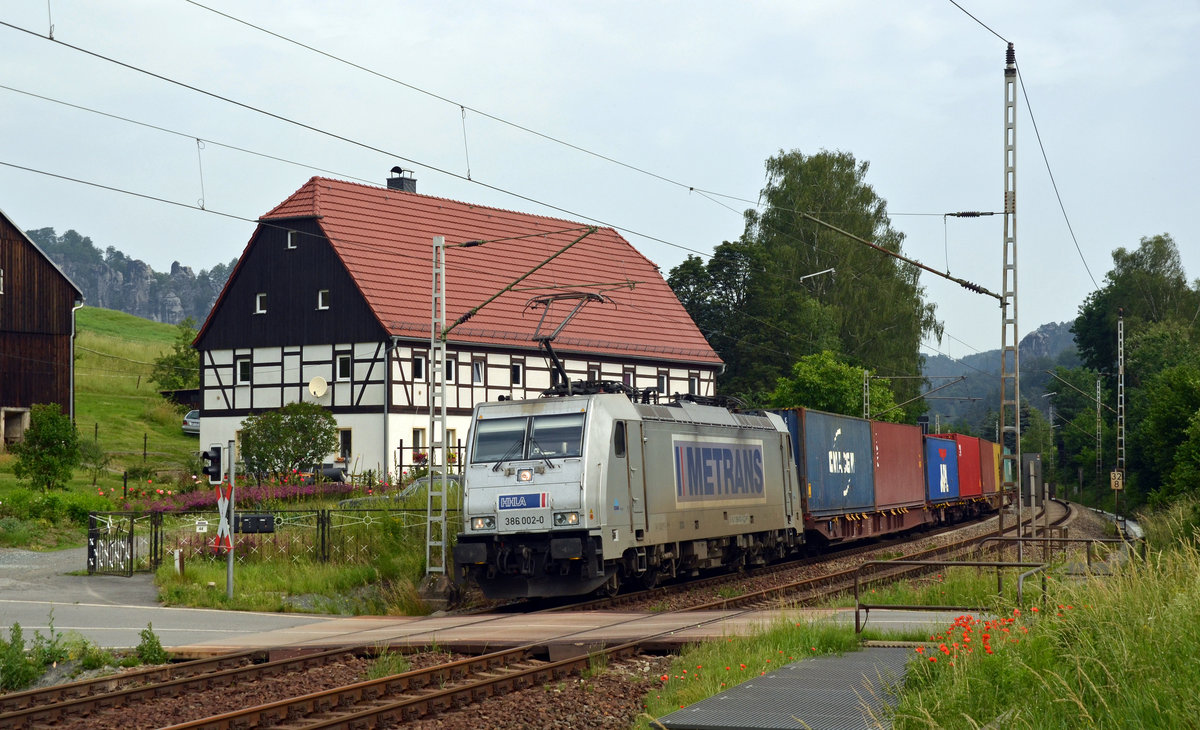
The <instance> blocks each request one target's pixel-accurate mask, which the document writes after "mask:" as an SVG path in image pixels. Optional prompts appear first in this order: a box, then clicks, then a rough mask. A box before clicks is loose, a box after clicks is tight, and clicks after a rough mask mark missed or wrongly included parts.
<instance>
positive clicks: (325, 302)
mask: <svg viewBox="0 0 1200 730" xmlns="http://www.w3.org/2000/svg"><path fill="white" fill-rule="evenodd" d="M317 309H329V290H328V289H321V290H320V291H318V292H317Z"/></svg>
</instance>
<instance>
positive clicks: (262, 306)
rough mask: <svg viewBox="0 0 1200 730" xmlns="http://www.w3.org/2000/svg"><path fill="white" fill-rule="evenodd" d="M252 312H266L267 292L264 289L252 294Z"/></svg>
mask: <svg viewBox="0 0 1200 730" xmlns="http://www.w3.org/2000/svg"><path fill="white" fill-rule="evenodd" d="M254 313H255V314H266V313H267V293H266V292H265V291H260V292H259V293H257V294H255V295H254Z"/></svg>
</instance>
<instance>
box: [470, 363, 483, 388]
mask: <svg viewBox="0 0 1200 730" xmlns="http://www.w3.org/2000/svg"><path fill="white" fill-rule="evenodd" d="M471 383H472V384H474V385H486V384H487V364H486V363H485V362H484V361H483V360H472V361H471Z"/></svg>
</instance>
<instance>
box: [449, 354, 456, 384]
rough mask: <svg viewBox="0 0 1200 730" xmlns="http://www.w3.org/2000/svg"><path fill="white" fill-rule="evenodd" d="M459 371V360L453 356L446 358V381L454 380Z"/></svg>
mask: <svg viewBox="0 0 1200 730" xmlns="http://www.w3.org/2000/svg"><path fill="white" fill-rule="evenodd" d="M457 371H458V360H456V359H455V358H453V357H448V358H446V382H447V383H453V382H454V374H455V373H456V372H457Z"/></svg>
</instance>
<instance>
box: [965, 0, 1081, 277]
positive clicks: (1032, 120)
mask: <svg viewBox="0 0 1200 730" xmlns="http://www.w3.org/2000/svg"><path fill="white" fill-rule="evenodd" d="M952 1H953V0H952ZM1016 67H1017V80H1018V81H1020V82H1021V95H1022V96H1023V97H1025V108H1026V109H1028V110H1029V121H1030V123H1031V124H1033V135H1034V137H1036V138H1037V143H1038V149H1039V150H1041V151H1042V162H1044V163H1045V164H1046V174H1047V175H1049V176H1050V186H1051V187H1053V188H1054V197H1055V199H1057V200H1058V209H1059V210H1061V211H1062V214H1063V220H1064V221H1066V223H1067V231H1068V232H1070V234H1071V241H1072V242H1073V243H1074V244H1075V251H1076V252H1077V253H1078V254H1079V260H1080V261H1081V262H1083V270H1084V271H1086V272H1087V275H1088V278H1089V279H1091V280H1092V286H1093V287H1095V288H1096V289H1099V288H1100V285H1099V284H1097V283H1096V277H1094V276H1092V270H1091V268H1089V267H1088V263H1087V259H1086V258H1084V256H1083V249H1082V248H1080V247H1079V239H1078V238H1076V237H1075V229H1074V228H1072V227H1071V218H1070V217H1069V216H1068V215H1067V207H1066V206H1065V205H1063V199H1062V194H1061V193H1059V191H1058V183H1057V182H1055V180H1054V171H1053V170H1051V169H1050V158H1049V156H1047V154H1046V146H1045V145H1044V144H1042V133H1041V132H1040V131H1038V125H1037V119H1036V118H1035V117H1034V116H1033V105H1032V104H1031V103H1030V102H1029V92H1028V91H1026V89H1025V77H1024V75H1022V74H1021V66H1020V64H1016Z"/></svg>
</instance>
